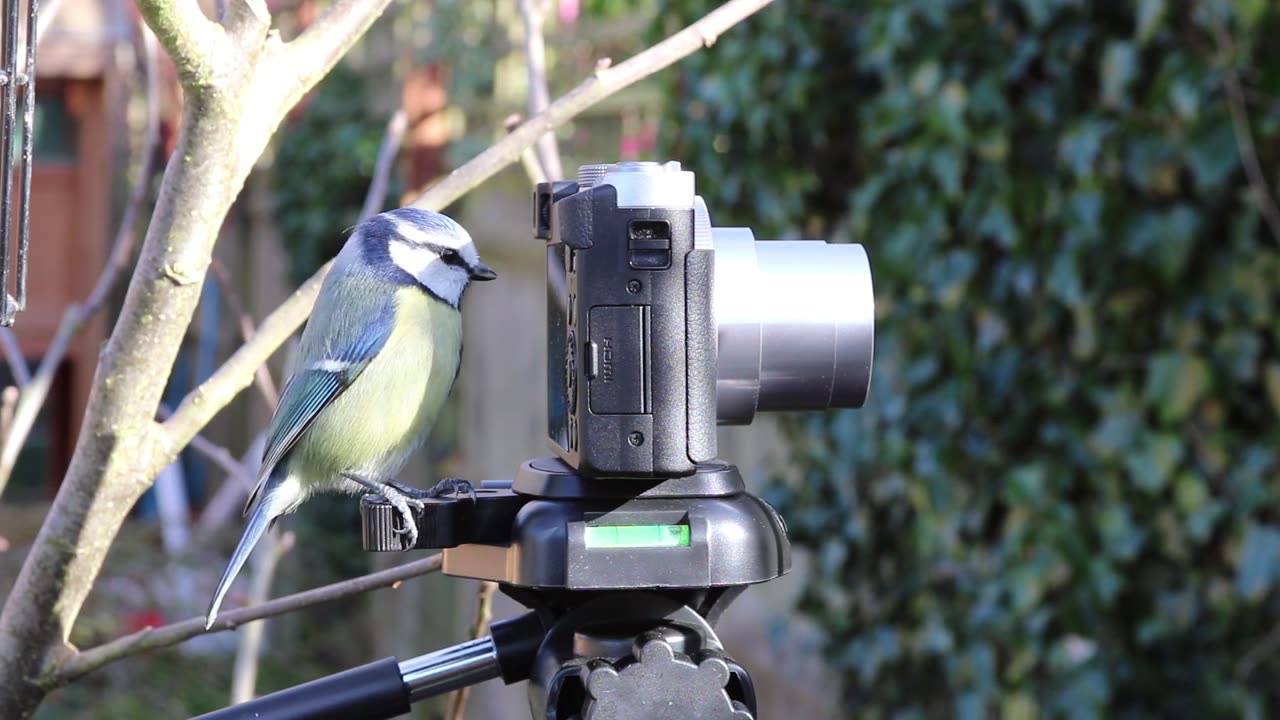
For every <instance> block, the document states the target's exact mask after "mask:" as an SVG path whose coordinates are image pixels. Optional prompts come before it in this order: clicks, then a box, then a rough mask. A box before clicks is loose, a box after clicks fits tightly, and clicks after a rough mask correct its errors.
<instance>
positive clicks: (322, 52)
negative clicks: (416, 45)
mask: <svg viewBox="0 0 1280 720" xmlns="http://www.w3.org/2000/svg"><path fill="white" fill-rule="evenodd" d="M389 4H390V0H338V1H337V2H335V3H334V4H333V7H331V8H329V11H328V12H326V13H325V14H324V15H322V16H321V17H320V18H319V19H318V20H316V21H315V22H314V23H312V24H311V26H310V27H308V28H307V29H306V30H304V31H303V32H302V34H301V35H299V36H298V37H296V38H294V40H293V41H292V42H289V43H287V44H286V45H285V46H284V47H283V48H282V49H281V53H282V56H281V61H282V62H283V63H284V64H283V65H282V66H281V67H285V68H290V69H291V70H292V71H293V72H295V73H296V76H295V78H294V81H293V82H294V85H295V86H294V92H297V93H298V97H301V95H302V93H305V92H306V91H307V90H309V89H311V88H312V87H314V86H315V84H316V83H317V82H319V80H320V78H322V77H324V76H325V75H326V74H328V72H329V70H330V69H332V68H333V66H334V65H335V64H336V63H337V62H338V59H339V58H341V57H342V56H343V55H346V54H347V51H348V50H350V49H351V46H352V45H354V44H355V41H356V40H358V39H359V38H360V37H361V36H363V35H364V32H365V30H368V29H369V26H370V25H372V24H373V21H374V20H377V19H378V17H379V16H380V15H382V11H383V10H385V9H386V7H387V5H389Z"/></svg>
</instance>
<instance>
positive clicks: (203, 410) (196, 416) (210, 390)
mask: <svg viewBox="0 0 1280 720" xmlns="http://www.w3.org/2000/svg"><path fill="white" fill-rule="evenodd" d="M331 265H333V261H332V260H330V261H329V262H327V263H325V264H324V265H323V266H322V267H321V268H320V269H319V270H317V271H316V274H315V275H312V276H311V278H310V279H308V280H307V281H306V282H304V283H303V284H302V286H301V287H299V288H298V289H297V290H295V291H294V293H293V295H291V296H289V299H288V300H285V301H284V302H283V303H281V304H280V306H279V307H277V308H276V309H275V310H274V311H272V313H271V314H270V315H268V316H267V317H266V319H264V320H263V321H262V324H260V325H259V326H258V332H256V333H254V336H253V339H251V340H249V341H248V342H246V343H245V344H244V345H241V346H240V349H238V350H236V351H235V352H234V353H232V354H231V357H229V358H227V361H226V362H224V363H223V364H222V366H221V367H219V368H218V369H217V370H215V371H214V373H213V375H211V376H209V378H208V379H207V380H205V381H204V382H203V383H201V384H200V385H199V386H198V387H197V388H196V389H194V390H192V391H191V392H190V393H188V394H187V396H186V397H185V398H183V399H182V402H181V403H180V404H179V405H178V407H177V409H176V410H174V412H173V416H172V417H170V418H169V419H168V420H166V421H165V422H164V431H165V432H166V433H167V434H168V438H169V444H170V446H171V447H174V448H181V447H182V446H183V445H184V444H186V443H187V442H189V441H190V440H191V438H192V437H194V436H195V434H196V433H197V432H199V431H200V429H201V428H203V427H204V426H205V425H206V424H208V422H209V421H210V420H211V419H213V416H214V415H216V414H217V413H218V411H219V410H221V409H222V408H224V407H226V406H227V403H229V402H231V400H232V399H233V398H234V397H235V396H236V395H238V394H239V393H240V391H241V390H244V389H245V388H246V387H248V386H249V383H250V382H252V381H253V375H254V372H255V371H256V370H257V368H258V366H259V365H261V364H262V363H264V362H266V361H267V359H268V358H270V357H271V355H272V354H273V353H275V351H276V350H277V349H279V348H280V346H281V345H283V344H284V342H285V341H286V340H288V339H289V337H290V336H291V335H293V333H294V332H296V331H297V329H298V328H299V327H301V325H302V323H303V322H305V321H306V319H307V316H308V315H309V314H310V313H311V307H312V305H314V304H315V301H316V295H318V294H319V293H320V284H321V283H322V282H324V276H325V275H326V274H328V272H329V267H330V266H331ZM175 452H176V451H175Z"/></svg>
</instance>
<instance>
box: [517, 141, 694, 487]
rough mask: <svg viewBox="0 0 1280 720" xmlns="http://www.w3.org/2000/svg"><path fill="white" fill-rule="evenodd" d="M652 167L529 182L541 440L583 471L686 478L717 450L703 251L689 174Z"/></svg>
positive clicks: (596, 475)
mask: <svg viewBox="0 0 1280 720" xmlns="http://www.w3.org/2000/svg"><path fill="white" fill-rule="evenodd" d="M632 168H634V169H632ZM650 169H651V168H650V167H649V166H647V165H643V166H642V165H636V166H630V167H626V168H624V169H623V170H622V171H621V172H614V173H612V174H609V175H608V176H607V177H608V179H609V180H611V182H605V183H601V184H598V185H594V186H590V185H588V186H586V187H584V185H585V183H583V184H580V183H575V182H558V183H545V184H542V185H539V186H538V188H537V190H536V193H537V195H536V201H535V204H534V206H535V208H537V213H538V215H537V235H538V236H539V237H541V238H543V239H546V240H547V241H548V242H547V273H548V274H547V278H548V282H547V288H548V295H547V349H548V355H547V409H548V435H549V439H550V441H551V445H552V447H553V448H554V449H555V451H556V452H557V453H558V454H559V455H560V457H561V458H562V459H563V460H564V461H565V462H567V463H568V464H569V465H571V466H573V467H574V468H575V469H577V471H578V472H579V473H581V474H583V475H586V476H589V477H676V476H684V475H689V474H692V473H693V472H694V469H695V467H696V465H697V463H699V462H707V461H710V460H713V459H715V456H716V436H715V429H716V420H715V392H716V386H715V366H714V362H715V342H716V335H715V326H714V320H713V318H712V314H711V312H712V311H711V307H712V282H713V278H712V272H713V266H712V263H713V262H714V257H713V251H712V250H711V249H710V248H709V247H698V243H697V238H696V237H695V235H696V233H695V228H694V223H695V217H694V193H693V174H692V173H682V172H678V171H677V172H664V173H661V175H665V176H668V177H663V178H662V180H664V181H665V182H662V183H656V182H654V175H655V174H654V173H650V172H646V171H647V170H650ZM600 179H601V180H603V179H605V177H604V176H602V177H600Z"/></svg>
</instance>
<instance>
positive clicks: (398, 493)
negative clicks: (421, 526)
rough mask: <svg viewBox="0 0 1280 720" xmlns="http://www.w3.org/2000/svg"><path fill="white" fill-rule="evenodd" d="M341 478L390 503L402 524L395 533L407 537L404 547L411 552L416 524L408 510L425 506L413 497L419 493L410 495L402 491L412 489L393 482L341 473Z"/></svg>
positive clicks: (414, 541) (416, 528)
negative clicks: (398, 514)
mask: <svg viewBox="0 0 1280 720" xmlns="http://www.w3.org/2000/svg"><path fill="white" fill-rule="evenodd" d="M342 476H343V477H345V478H346V479H348V480H350V481H352V482H354V483H356V484H358V485H360V486H362V487H364V488H365V489H366V490H368V491H369V492H372V493H374V494H376V495H380V496H381V497H383V498H384V499H385V500H386V501H387V502H389V503H391V505H392V507H394V508H395V509H396V511H397V512H399V513H400V519H401V520H402V521H403V522H404V525H403V526H402V527H400V528H397V530H396V531H397V532H400V533H403V534H405V535H408V536H409V538H408V540H409V542H408V544H407V545H406V546H405V549H406V550H412V549H413V547H414V546H415V545H417V544H418V522H417V520H416V519H415V518H414V515H413V511H412V510H410V509H409V508H410V507H412V508H414V509H416V510H421V509H422V508H423V507H425V506H426V503H425V502H424V501H423V500H422V499H421V498H420V497H415V495H419V494H420V493H421V491H416V490H415V491H414V492H413V493H412V494H410V493H406V492H404V490H413V488H410V487H408V486H405V485H402V484H400V483H398V482H396V481H395V480H389V481H381V480H374V479H372V478H367V477H362V476H360V475H356V474H355V473H342ZM428 492H430V491H428Z"/></svg>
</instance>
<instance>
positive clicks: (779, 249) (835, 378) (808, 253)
mask: <svg viewBox="0 0 1280 720" xmlns="http://www.w3.org/2000/svg"><path fill="white" fill-rule="evenodd" d="M711 236H712V245H713V247H714V248H715V286H714V294H713V303H714V312H715V318H716V326H717V340H718V344H719V348H718V358H717V368H716V416H717V418H718V419H719V421H720V423H721V424H723V425H745V424H747V423H750V422H751V420H752V418H753V417H754V416H755V413H756V411H757V410H762V411H768V410H821V409H824V408H856V407H861V406H862V404H863V403H864V402H865V401H866V398H867V389H868V387H869V385H870V383H871V357H872V351H873V349H874V335H875V297H874V295H873V293H872V286H871V265H870V263H869V262H868V260H867V253H866V250H864V249H863V247H862V246H861V245H853V244H836V243H826V242H822V241H808V240H805V241H790V240H768V241H763V242H757V241H756V239H755V236H754V235H753V234H752V232H751V230H750V229H748V228H713V229H712V230H711Z"/></svg>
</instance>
